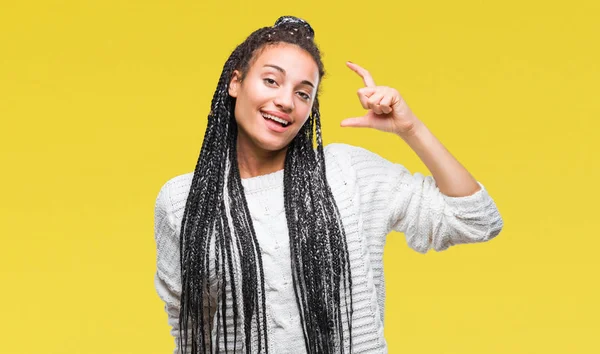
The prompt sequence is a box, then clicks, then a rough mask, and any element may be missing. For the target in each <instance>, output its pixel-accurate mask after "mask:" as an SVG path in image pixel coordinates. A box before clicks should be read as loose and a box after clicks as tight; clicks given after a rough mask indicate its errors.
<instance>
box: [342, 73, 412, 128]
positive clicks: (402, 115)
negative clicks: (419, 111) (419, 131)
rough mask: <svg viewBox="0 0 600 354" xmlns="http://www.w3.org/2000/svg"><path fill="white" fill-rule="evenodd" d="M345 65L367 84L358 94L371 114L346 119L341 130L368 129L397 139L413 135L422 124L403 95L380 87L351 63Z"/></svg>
mask: <svg viewBox="0 0 600 354" xmlns="http://www.w3.org/2000/svg"><path fill="white" fill-rule="evenodd" d="M346 65H347V66H348V67H349V68H350V69H351V70H352V71H354V72H355V73H357V74H358V75H359V76H360V77H361V78H362V79H363V82H364V83H365V87H361V88H360V89H359V90H358V99H359V100H360V103H361V105H362V106H363V108H364V109H368V110H369V111H368V112H367V113H366V114H365V115H364V116H362V117H354V118H347V119H344V120H343V121H342V122H341V126H342V127H367V128H374V129H377V130H381V131H384V132H390V133H395V134H398V135H401V136H402V135H406V134H410V132H411V131H412V130H413V128H415V126H416V125H417V124H416V123H417V122H418V121H419V120H418V119H417V117H416V116H415V115H414V114H413V113H412V111H411V110H410V108H409V107H408V105H407V104H406V102H405V101H404V99H403V98H402V96H400V93H398V91H397V90H396V89H394V88H392V87H387V86H377V85H375V81H374V80H373V78H372V77H371V74H369V72H368V71H367V70H365V69H364V68H362V67H361V66H359V65H357V64H354V63H352V62H347V63H346Z"/></svg>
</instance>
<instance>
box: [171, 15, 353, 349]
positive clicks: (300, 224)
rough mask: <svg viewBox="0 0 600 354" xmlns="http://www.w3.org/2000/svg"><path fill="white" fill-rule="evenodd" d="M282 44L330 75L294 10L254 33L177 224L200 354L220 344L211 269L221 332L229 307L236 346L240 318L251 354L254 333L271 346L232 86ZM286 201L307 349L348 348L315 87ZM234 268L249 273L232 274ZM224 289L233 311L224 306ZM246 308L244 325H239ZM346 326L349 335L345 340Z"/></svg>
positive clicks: (210, 128)
mask: <svg viewBox="0 0 600 354" xmlns="http://www.w3.org/2000/svg"><path fill="white" fill-rule="evenodd" d="M276 43H290V44H295V45H297V46H299V47H301V48H303V49H304V50H306V52H308V53H309V54H311V56H312V57H313V59H314V60H315V62H316V63H317V65H318V67H319V77H320V78H322V77H323V76H324V75H325V71H324V68H323V63H322V61H321V54H320V51H319V49H318V47H317V45H316V44H315V43H314V32H313V30H312V28H311V27H310V25H309V24H308V23H306V22H305V21H304V20H301V19H298V18H296V17H290V16H284V17H281V18H279V19H278V20H277V22H276V23H275V25H274V26H273V27H264V28H261V29H258V30H256V31H255V32H253V33H252V34H251V35H250V36H249V37H248V38H247V39H246V40H245V41H244V42H243V43H242V44H240V45H239V46H238V47H237V48H236V49H235V50H234V51H233V53H232V54H231V56H230V57H229V59H227V61H226V62H225V65H224V67H223V72H222V73H221V77H220V78H219V83H218V85H217V89H216V91H215V94H214V96H213V99H212V102H211V111H210V113H209V115H208V125H207V127H206V132H205V134H204V141H203V144H202V149H201V151H200V156H199V158H198V162H197V164H196V168H195V171H194V176H193V179H192V184H191V187H190V191H189V196H188V199H187V203H186V206H185V211H184V215H183V219H182V223H181V242H180V254H181V277H182V279H181V283H182V289H181V290H182V291H181V307H180V318H179V321H180V322H179V324H180V343H179V345H180V348H182V350H185V348H186V347H187V345H188V339H190V340H191V343H189V344H190V347H191V350H192V353H194V354H196V353H206V352H211V353H212V352H213V350H215V349H216V348H218V341H219V338H216V342H217V343H213V338H212V331H213V328H212V325H213V323H212V320H210V321H209V323H204V322H205V321H204V314H205V312H204V311H206V310H205V309H204V306H203V304H204V303H206V302H207V296H208V295H207V294H208V293H209V291H210V289H209V288H210V285H209V283H210V282H209V277H210V276H211V274H212V273H211V271H215V274H217V277H218V280H219V282H218V283H219V284H220V285H219V286H220V289H219V293H220V297H219V301H218V304H219V305H220V307H219V306H217V308H216V309H209V311H212V310H216V312H215V314H216V315H215V316H217V322H216V324H217V326H219V327H221V330H219V329H217V331H216V332H217V333H223V335H224V338H223V339H224V341H225V343H227V342H228V338H227V334H228V331H227V323H226V317H227V311H232V313H233V316H232V317H233V325H234V327H235V328H234V331H233V335H234V343H237V333H238V327H239V326H240V325H242V326H243V327H242V328H243V333H244V343H245V347H246V352H247V353H250V351H251V342H252V334H253V333H255V334H256V337H257V338H256V339H257V343H258V352H259V353H260V352H265V353H268V336H267V329H266V328H267V323H266V300H265V284H264V274H263V265H262V257H261V253H260V247H259V244H258V241H257V238H256V234H255V231H254V227H253V225H252V218H251V215H250V211H249V209H248V205H247V202H246V198H245V195H244V188H243V185H242V182H241V177H240V171H239V168H238V162H237V150H236V149H237V144H236V141H237V125H236V122H235V117H234V108H235V98H233V97H231V96H230V95H229V93H228V87H229V82H230V80H231V78H232V74H233V72H234V70H239V71H240V72H241V74H242V78H243V77H244V75H245V74H246V73H247V72H248V68H249V66H250V65H251V62H252V60H254V59H255V58H256V57H257V56H258V55H259V53H260V51H261V50H262V49H264V48H265V47H266V46H267V45H273V44H276ZM319 82H320V80H319ZM315 133H316V143H317V149H316V151H315V150H314V147H313V139H314V138H315ZM284 200H285V213H286V218H287V224H288V229H289V239H290V254H291V265H292V279H293V284H294V291H295V295H296V300H297V306H298V309H299V312H300V319H301V325H302V329H303V333H304V339H305V344H306V351H307V353H344V352H345V346H346V341H347V342H349V345H350V348H352V336H351V333H352V332H351V330H352V311H353V309H352V277H351V271H350V262H349V255H348V247H347V244H346V235H345V232H344V227H343V225H342V221H341V216H340V213H339V210H338V208H337V205H336V203H335V200H334V197H333V194H332V192H331V189H330V187H329V184H328V183H327V178H326V171H325V156H324V152H323V141H322V134H321V121H320V113H319V101H318V94H317V95H316V96H315V100H314V104H313V107H312V111H311V114H310V116H309V119H308V120H307V121H306V123H305V124H304V126H303V127H302V128H301V129H300V131H299V132H298V134H297V135H296V137H295V138H294V139H293V140H292V142H291V143H290V145H289V147H288V150H287V154H286V159H285V166H284ZM213 243H214V245H213ZM211 252H214V264H213V265H212V267H213V268H212V269H211V264H210V258H211V257H210V254H211ZM236 268H237V269H243V272H236V271H235V269H236ZM237 274H239V275H237ZM240 286H241V294H242V298H241V299H239V298H238V294H239V293H238V290H240V289H239V287H240ZM228 293H229V294H230V295H231V298H232V304H233V306H232V307H231V308H228V306H227V305H226V304H227V294H228ZM240 300H241V304H240ZM342 303H343V307H344V310H342ZM240 315H242V319H243V323H238V322H239V321H238V320H239V319H240ZM344 323H346V324H347V327H348V334H349V338H344ZM190 326H191V328H190ZM189 332H191V335H190V333H189ZM234 349H235V348H234ZM217 351H218V349H217Z"/></svg>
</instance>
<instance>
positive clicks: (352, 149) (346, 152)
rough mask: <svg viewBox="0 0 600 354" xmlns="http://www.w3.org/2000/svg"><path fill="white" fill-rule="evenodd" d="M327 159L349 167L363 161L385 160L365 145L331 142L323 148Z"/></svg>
mask: <svg viewBox="0 0 600 354" xmlns="http://www.w3.org/2000/svg"><path fill="white" fill-rule="evenodd" d="M323 151H324V154H325V159H326V160H328V159H329V160H334V161H336V162H337V163H338V164H341V165H342V166H347V167H355V166H356V165H357V164H360V163H361V162H363V161H373V162H383V160H384V159H383V158H382V157H381V156H380V155H378V154H376V153H374V152H372V151H370V150H367V149H365V148H363V147H360V146H354V145H350V144H344V143H331V144H328V145H327V146H325V147H324V148H323Z"/></svg>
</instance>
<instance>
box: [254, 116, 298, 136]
mask: <svg viewBox="0 0 600 354" xmlns="http://www.w3.org/2000/svg"><path fill="white" fill-rule="evenodd" d="M260 114H261V115H262V116H263V118H264V119H265V123H266V124H267V127H268V128H269V129H271V130H274V131H276V132H278V133H281V132H284V131H286V130H287V127H289V126H290V124H291V123H292V122H291V121H290V119H289V117H287V115H283V114H280V113H276V112H269V113H267V112H264V111H260Z"/></svg>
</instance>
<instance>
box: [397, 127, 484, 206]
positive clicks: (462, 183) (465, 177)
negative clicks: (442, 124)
mask: <svg viewBox="0 0 600 354" xmlns="http://www.w3.org/2000/svg"><path fill="white" fill-rule="evenodd" d="M398 136H400V137H401V138H402V140H404V141H405V142H406V143H407V144H408V145H409V146H410V147H411V148H412V149H413V151H414V152H415V153H416V154H417V155H418V156H419V158H421V161H423V163H424V164H425V166H427V169H429V171H430V172H431V174H432V175H433V179H435V182H436V184H437V186H438V188H439V189H440V191H441V192H442V193H443V194H445V195H447V196H449V197H464V196H468V195H472V194H474V193H475V192H477V191H478V190H480V189H481V187H480V186H479V184H477V181H476V180H475V178H473V176H472V175H471V174H470V173H469V171H467V169H466V168H464V167H463V166H462V165H461V164H460V162H458V161H457V160H456V159H455V158H454V156H452V154H450V152H449V151H448V150H446V148H445V147H444V145H442V143H441V142H440V141H439V140H438V139H437V138H436V137H435V136H434V135H433V133H432V132H431V131H430V130H429V129H428V128H427V126H425V124H423V123H422V122H421V121H419V120H417V121H416V123H415V126H414V128H413V129H412V130H410V131H408V132H405V133H399V134H398Z"/></svg>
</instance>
